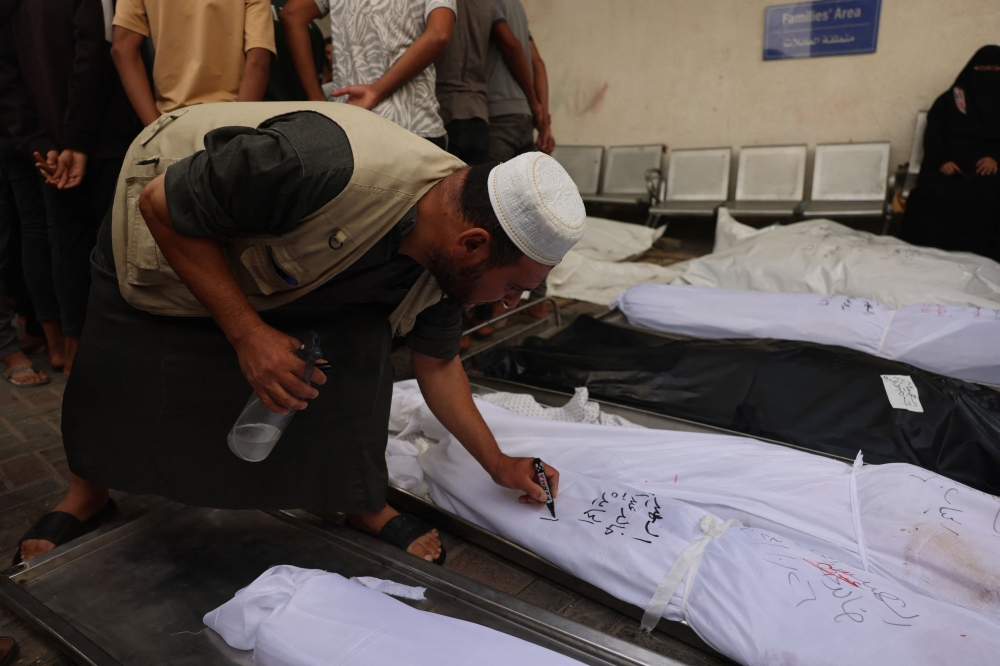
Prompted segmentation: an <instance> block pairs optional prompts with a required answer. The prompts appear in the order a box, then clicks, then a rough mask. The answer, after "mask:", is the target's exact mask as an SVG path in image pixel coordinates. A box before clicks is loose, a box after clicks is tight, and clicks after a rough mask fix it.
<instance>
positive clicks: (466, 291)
mask: <svg viewBox="0 0 1000 666" xmlns="http://www.w3.org/2000/svg"><path fill="white" fill-rule="evenodd" d="M427 264H428V266H427V268H428V270H429V271H430V272H431V275H433V276H434V279H435V280H437V283H438V286H439V287H441V291H443V292H444V293H445V296H447V297H448V298H450V299H452V300H453V301H455V302H456V303H458V305H459V306H460V307H462V308H463V309H466V310H467V309H469V308H471V307H472V306H474V305H478V303H474V302H472V293H473V292H474V291H475V290H476V287H477V286H479V280H480V279H481V278H482V277H483V273H485V272H486V262H483V263H480V264H476V265H475V266H469V267H466V268H461V267H458V266H456V265H455V264H454V262H452V261H451V260H450V259H449V258H448V256H447V255H446V254H445V253H444V252H442V251H441V250H434V251H433V252H431V254H430V256H429V257H428V258H427Z"/></svg>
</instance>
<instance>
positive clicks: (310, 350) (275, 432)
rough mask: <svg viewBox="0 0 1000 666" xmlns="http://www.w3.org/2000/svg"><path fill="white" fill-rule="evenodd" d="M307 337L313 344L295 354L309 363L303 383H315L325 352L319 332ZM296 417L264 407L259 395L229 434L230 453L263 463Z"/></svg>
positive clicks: (248, 403)
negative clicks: (315, 375) (313, 381)
mask: <svg viewBox="0 0 1000 666" xmlns="http://www.w3.org/2000/svg"><path fill="white" fill-rule="evenodd" d="M306 337H307V338H308V340H309V342H308V343H307V344H304V345H302V348H301V349H299V350H298V351H297V352H295V355H296V356H298V357H299V358H301V359H304V360H305V362H306V371H305V375H304V376H303V377H302V381H304V382H305V383H306V384H311V382H310V381H309V380H310V379H311V378H312V373H313V368H314V367H316V361H318V360H319V359H320V358H321V357H322V356H323V350H322V349H320V346H319V333H317V332H316V331H308V332H307V333H306ZM293 416H295V410H294V409H291V410H289V411H288V413H287V414H284V415H282V414H275V413H274V412H272V411H271V410H270V409H268V408H267V407H265V406H264V404H263V403H262V402H261V401H260V399H259V398H258V397H257V394H256V393H254V394H252V395H251V396H250V399H249V400H247V404H246V406H245V407H244V408H243V411H242V412H240V417H239V418H238V419H236V423H234V424H233V428H232V430H230V431H229V438H228V439H229V450H230V451H232V452H233V453H235V454H236V456H237V457H238V458H242V459H243V460H246V461H248V462H260V461H261V460H263V459H264V458H266V457H267V456H268V455H269V454H270V453H271V450H272V449H273V448H274V445H275V444H277V443H278V440H279V439H280V438H281V435H282V434H283V433H284V432H285V428H287V427H288V424H289V423H291V422H292V417H293Z"/></svg>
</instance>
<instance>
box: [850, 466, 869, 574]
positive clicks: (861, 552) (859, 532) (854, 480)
mask: <svg viewBox="0 0 1000 666" xmlns="http://www.w3.org/2000/svg"><path fill="white" fill-rule="evenodd" d="M862 465H864V462H863V461H862V458H861V451H858V457H857V458H855V459H854V464H853V465H852V466H851V517H852V518H854V536H855V538H856V539H857V540H858V557H860V558H861V568H862V569H864V570H865V571H866V572H867V571H868V548H867V547H866V546H865V531H864V527H863V526H862V524H861V502H859V501H858V472H859V471H860V470H861V467H862Z"/></svg>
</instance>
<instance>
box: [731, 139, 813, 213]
mask: <svg viewBox="0 0 1000 666" xmlns="http://www.w3.org/2000/svg"><path fill="white" fill-rule="evenodd" d="M805 176H806V146H805V145H801V146H744V147H743V148H740V163H739V171H738V173H737V175H736V200H737V201H801V200H802V192H803V190H804V189H805Z"/></svg>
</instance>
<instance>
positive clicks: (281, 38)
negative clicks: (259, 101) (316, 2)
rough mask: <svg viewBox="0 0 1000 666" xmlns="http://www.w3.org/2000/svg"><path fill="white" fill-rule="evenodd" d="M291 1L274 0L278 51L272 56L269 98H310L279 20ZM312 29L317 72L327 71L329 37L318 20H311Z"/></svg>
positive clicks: (292, 99)
mask: <svg viewBox="0 0 1000 666" xmlns="http://www.w3.org/2000/svg"><path fill="white" fill-rule="evenodd" d="M287 2H288V0H271V17H272V21H271V23H272V25H273V28H274V46H275V53H276V54H277V55H276V56H275V57H274V58H273V59H272V60H271V72H270V75H269V76H268V79H267V91H266V92H265V93H264V101H265V102H294V101H304V100H306V99H307V97H306V91H305V89H304V88H303V87H302V83H301V82H300V81H299V74H298V72H296V71H295V63H294V62H292V57H291V55H289V53H288V44H287V43H286V42H285V35H284V33H283V32H282V31H281V23H280V22H279V20H278V14H279V12H281V8H282V7H284V6H285V4H286V3H287ZM308 29H309V45H310V47H311V53H312V60H313V64H314V65H315V67H316V70H317V72H318V71H320V70H321V69H322V70H323V71H324V72H326V71H327V69H328V68H327V67H325V64H326V48H325V46H326V41H325V40H324V39H323V33H322V32H321V31H320V29H319V26H317V25H316V24H315V23H310V24H309V26H308ZM324 82H325V81H324Z"/></svg>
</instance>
